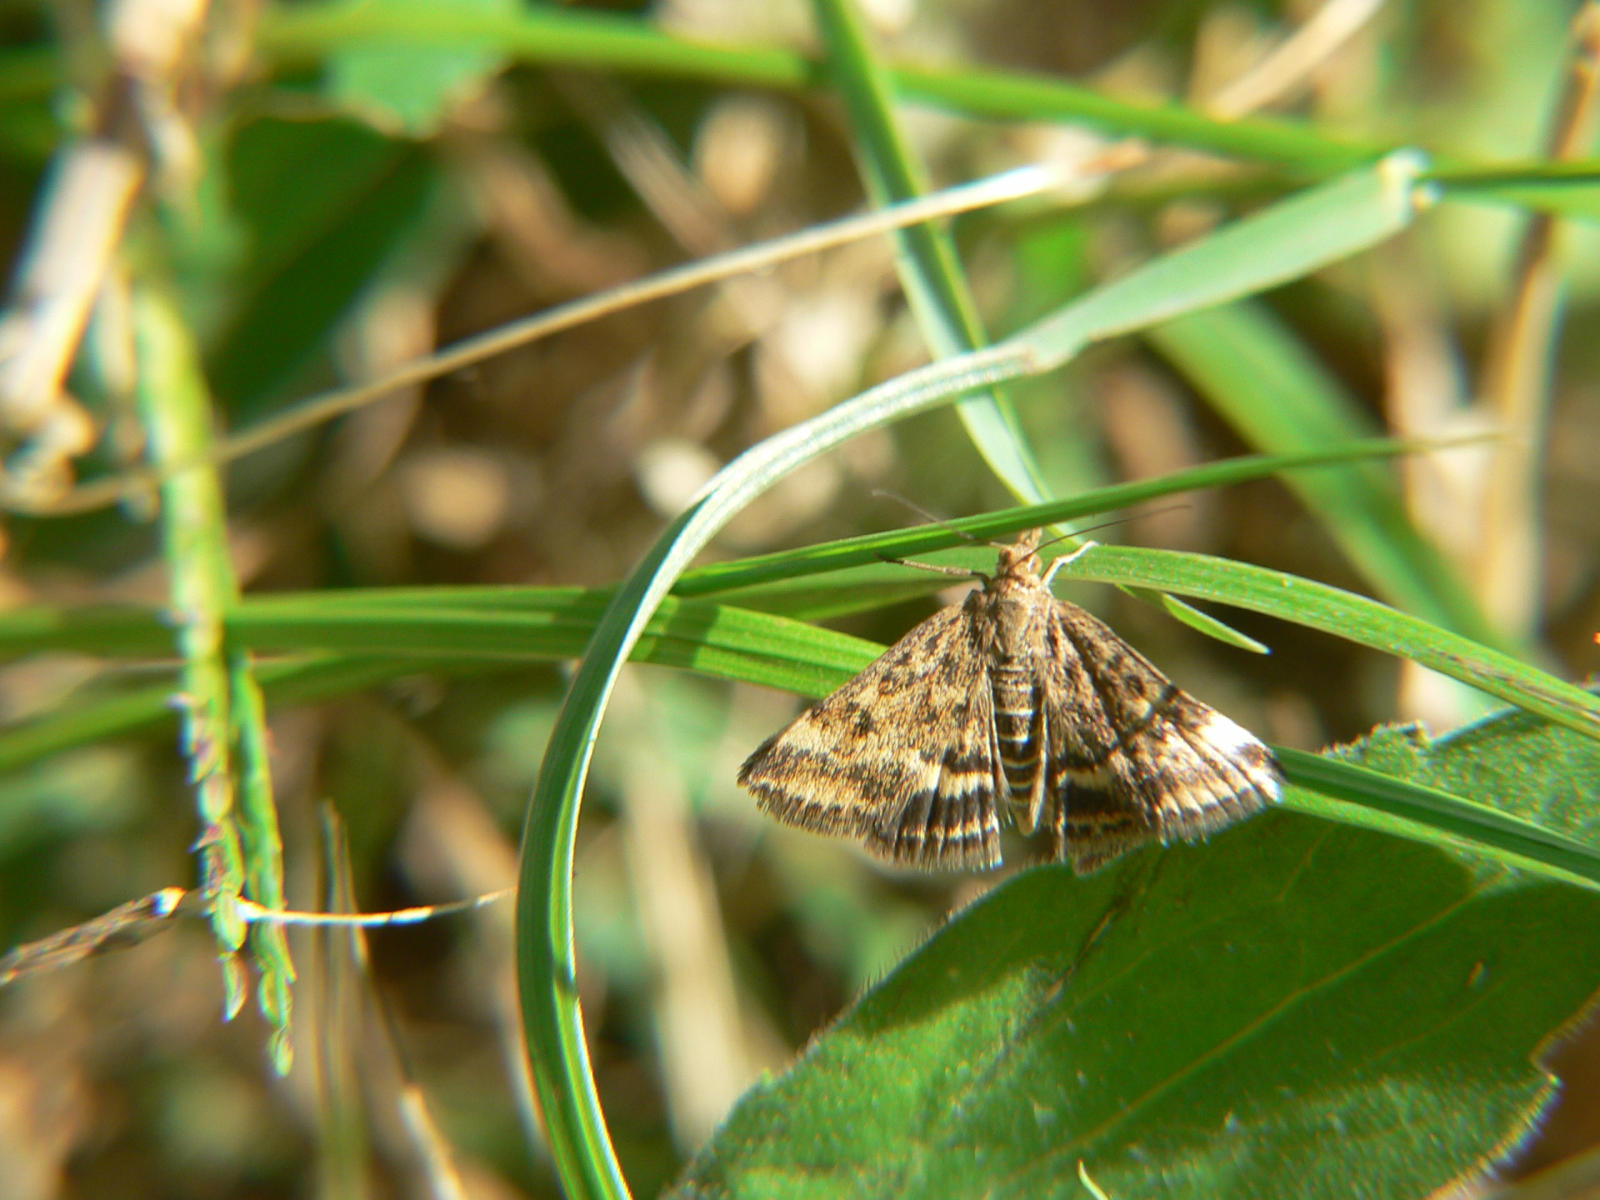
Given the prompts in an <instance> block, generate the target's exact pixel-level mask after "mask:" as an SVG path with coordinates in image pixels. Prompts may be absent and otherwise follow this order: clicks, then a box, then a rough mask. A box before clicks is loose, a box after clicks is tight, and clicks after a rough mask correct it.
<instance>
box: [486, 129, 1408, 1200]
mask: <svg viewBox="0 0 1600 1200" xmlns="http://www.w3.org/2000/svg"><path fill="white" fill-rule="evenodd" d="M1414 179H1415V165H1414V164H1413V163H1411V162H1409V161H1388V162H1385V163H1384V164H1380V165H1379V166H1378V167H1377V168H1376V169H1374V170H1372V171H1363V172H1357V173H1355V174H1354V175H1352V176H1350V177H1347V178H1344V179H1340V180H1336V181H1335V182H1333V183H1331V184H1328V185H1326V186H1324V187H1322V188H1317V189H1313V190H1312V191H1311V192H1309V193H1307V194H1305V195H1303V196H1299V197H1296V198H1294V199H1292V200H1290V201H1287V202H1285V203H1284V204H1283V205H1279V206H1274V207H1273V208H1271V209H1268V210H1266V211H1264V212H1262V213H1260V214H1257V215H1256V216H1254V217H1251V218H1250V219H1249V220H1247V221H1243V222H1239V223H1238V224H1236V225H1234V226H1230V227H1229V228H1227V229H1225V230H1223V231H1221V232H1219V233H1218V234H1216V235H1214V237H1213V238H1209V239H1207V242H1208V243H1209V242H1212V241H1215V242H1218V243H1221V244H1222V245H1224V246H1226V247H1227V249H1228V255H1227V256H1225V258H1226V261H1225V262H1223V263H1221V264H1218V263H1215V262H1214V261H1212V260H1214V259H1215V257H1216V255H1215V254H1214V253H1208V252H1206V251H1205V250H1204V248H1203V245H1202V246H1190V247H1186V248H1185V249H1184V250H1182V251H1179V252H1178V253H1177V254H1175V255H1172V256H1169V257H1167V258H1164V259H1159V260H1157V261H1156V262H1154V263H1151V264H1148V265H1147V266H1145V267H1143V268H1140V269H1139V270H1137V271H1134V272H1132V273H1130V274H1129V275H1127V276H1124V277H1123V278H1122V279H1121V280H1119V281H1118V282H1117V283H1114V284H1112V285H1110V286H1108V287H1106V288H1103V289H1100V290H1098V291H1096V292H1094V293H1091V295H1090V296H1088V297H1085V298H1084V300H1082V301H1080V302H1079V303H1077V304H1075V305H1072V306H1070V307H1069V308H1068V309H1066V310H1063V312H1062V313H1060V314H1058V315H1057V316H1056V317H1054V318H1048V319H1046V320H1045V321H1042V322H1039V323H1038V324H1036V325H1034V326H1032V327H1030V328H1029V329H1028V330H1026V331H1024V332H1023V333H1022V334H1021V335H1019V336H1018V337H1017V338H1014V339H1010V340H1008V342H1007V343H1006V344H1003V345H1002V346H997V347H995V348H994V349H993V350H988V351H977V352H974V353H972V354H966V355H960V356H957V357H955V358H951V359H947V360H944V361H941V362H937V363H933V364H931V365H930V366H928V367H925V368H923V369H921V370H919V371H913V372H910V373H909V374H907V375H906V376H903V377H901V378H899V379H897V380H894V381H892V382H891V383H888V384H884V385H880V386H879V387H876V388H873V389H870V390H869V391H867V392H865V393H863V394H862V395H861V396H859V397H857V398H856V399H854V400H852V401H849V402H847V403H845V404H842V405H840V406H838V407H837V408H834V409H832V410H830V411H828V412H826V413H823V414H821V415H820V416H818V417H815V418H813V419H812V420H810V421H806V422H803V423H801V424H799V425H796V426H793V427H791V428H789V429H787V430H784V431H783V432H782V433H779V434H777V435H775V436H773V437H771V438H768V439H767V440H765V441H763V442H761V443H759V444H757V445H755V446H752V447H751V448H750V449H749V450H747V451H745V453H743V454H742V455H740V456H739V457H738V458H736V459H734V460H733V461H732V462H731V463H729V464H728V465H727V466H726V467H724V468H723V469H722V470H721V471H720V472H718V474H717V475H716V476H715V477H714V478H713V479H712V480H711V481H710V483H708V485H707V486H706V488H705V489H704V490H703V492H702V493H701V495H700V497H699V498H698V499H697V500H696V501H694V502H693V503H692V504H691V505H690V507H689V508H688V510H687V511H686V512H684V513H683V515H681V516H680V517H679V518H678V519H677V520H675V521H673V522H672V524H671V525H670V526H669V527H668V528H667V529H666V530H665V531H664V532H663V534H662V536H661V537H660V538H659V539H658V541H657V542H656V544H655V546H653V547H652V548H651V550H650V551H649V552H648V553H647V554H646V555H645V557H644V560H643V562H641V563H640V565H639V567H638V568H637V569H636V570H635V571H634V573H633V574H632V575H631V576H630V577H629V578H628V580H627V581H626V582H625V583H624V584H623V586H622V587H621V588H620V589H619V590H618V591H617V593H616V595H615V597H614V598H613V600H612V603H611V604H610V606H609V607H608V608H607V610H606V612H605V615H604V616H603V617H602V618H601V620H600V624H599V626H598V628H597V629H596V631H595V635H594V638H593V640H592V641H591V643H590V646H589V649H588V652H587V653H586V654H585V656H584V661H583V665H582V666H581V667H580V668H579V670H578V673H577V675H576V677H575V678H574V679H573V683H572V687H571V689H570V691H569V692H568V694H567V698H566V701H565V702H564V703H563V705H562V707H561V711H560V713H559V714H558V716H557V719H556V724H555V728H554V730H553V731H552V733H551V737H550V742H549V745H548V748H547V752H546V754H545V758H544V762H543V764H542V766H541V769H540V772H539V778H538V781H537V782H536V784H535V786H534V791H533V795H532V796H531V797H530V799H529V806H528V820H527V824H526V826H525V830H524V836H523V843H522V859H521V868H520V874H519V887H518V895H517V965H518V975H519V983H520V986H521V995H522V1003H523V1025H524V1031H525V1033H526V1036H527V1042H528V1053H529V1061H530V1066H531V1069H532V1072H533V1078H534V1083H535V1086H536V1088H537V1090H538V1092H539V1096H540V1099H541V1101H542V1103H543V1106H544V1114H545V1119H546V1122H547V1127H548V1131H549V1133H550V1142H551V1148H552V1153H553V1154H554V1156H555V1160H556V1164H557V1167H558V1169H559V1170H560V1172H561V1176H562V1180H563V1182H564V1184H565V1185H566V1187H567V1189H568V1192H569V1194H571V1195H572V1196H573V1197H574V1198H575V1200H588V1198H589V1197H593V1196H607V1197H615V1196H623V1195H626V1194H627V1187H626V1184H625V1183H624V1181H623V1178H622V1172H621V1169H620V1167H619V1166H618V1165H617V1162H616V1156H615V1153H614V1151H613V1150H612V1147H611V1144H610V1141H609V1138H608V1136H607V1133H606V1127H605V1118H604V1116H603V1114H602V1112H601V1109H600V1102H599V1097H598V1096H597V1094H596V1092H595V1088H594V1080H593V1078H592V1076H591V1073H590V1069H589V1061H588V1048H587V1045H586V1041H585V1038H584V1032H583V1018H582V1013H581V1011H580V1009H579V1005H578V994H577V987H576V982H575V977H576V967H575V964H574V962H573V929H572V894H571V891H572V860H573V851H574V841H575V838H576V834H577V822H578V806H579V801H580V798H581V797H582V794H583V787H584V781H585V779H586V777H587V774H588V768H589V761H590V757H591V755H592V754H593V749H594V741H595V737H596V736H597V734H598V732H599V726H600V720H601V718H602V716H603V714H604V711H605V708H606V704H607V702H608V701H609V699H610V695H611V691H612V688H613V687H614V685H615V682H616V678H617V674H618V672H619V671H620V670H621V667H622V664H623V663H624V662H625V661H626V660H627V658H628V655H629V653H630V652H631V651H632V649H633V647H634V645H635V644H636V643H637V641H638V639H639V637H640V635H641V634H642V633H643V631H644V629H645V627H646V625H647V624H648V622H649V620H650V618H651V616H652V615H653V614H654V612H655V611H656V608H657V607H658V606H659V605H660V603H661V602H662V601H663V600H664V599H665V598H666V596H667V593H668V592H669V591H670V589H671V588H672V585H673V583H674V582H675V581H676V580H677V578H678V576H679V575H680V574H681V573H682V572H683V571H684V570H685V569H686V568H687V567H688V565H689V564H690V562H691V561H692V560H693V558H694V556H695V555H696V554H698V553H699V552H700V551H701V550H702V549H703V548H704V547H705V545H706V544H707V542H708V541H709V540H710V539H711V537H712V536H713V535H714V534H715V533H716V532H717V531H718V530H719V529H721V528H722V526H723V525H725V524H726V523H727V522H728V521H729V520H731V519H732V517H733V516H734V515H735V514H736V513H738V512H739V511H740V510H741V509H742V508H743V507H744V506H745V505H746V504H748V503H749V502H750V500H752V499H753V498H754V497H755V496H757V495H759V494H760V493H761V492H762V491H764V490H766V489H767V488H769V487H770V486H772V484H773V483H774V482H776V481H777V480H778V479H779V478H781V477H782V476H783V475H785V474H787V473H788V472H790V471H792V470H794V469H795V468H796V467H798V466H800V465H801V464H802V463H805V462H807V461H809V460H811V459H813V458H815V457H817V456H818V455H820V454H823V453H826V452H827V451H828V450H830V449H832V448H834V447H835V446H837V445H839V444H840V443H841V442H843V441H845V440H846V439H847V438H849V437H852V436H854V435H855V434H858V433H861V432H864V431H865V430H867V429H871V428H876V427H878V426H880V425H883V424H885V423H887V422H889V421H891V420H895V419H898V418H901V417H905V416H909V415H911V414H912V413H914V412H919V411H924V410H926V409H928V408H930V407H932V406H933V405H935V404H938V403H940V402H943V401H946V400H948V399H949V398H951V397H953V396H955V395H960V394H964V393H966V392H968V391H970V390H972V389H974V388H977V387H981V386H985V385H988V384H992V383H995V382H998V381H1000V380H1002V379H1007V378H1014V377H1016V376H1017V375H1018V374H1020V373H1024V372H1039V371H1045V370H1048V369H1050V368H1051V367H1053V366H1058V365H1060V364H1061V363H1062V362H1064V361H1065V360H1066V359H1067V358H1069V357H1070V356H1071V355H1072V354H1074V353H1076V352H1077V350H1078V349H1079V348H1081V346H1082V345H1084V344H1085V343H1086V342H1087V341H1088V340H1090V339H1093V338H1095V337H1104V336H1110V335H1112V334H1114V333H1118V332H1123V331H1126V330H1128V329H1132V328H1137V327H1138V326H1139V325H1141V324H1144V323H1148V322H1150V321H1154V320H1161V319H1167V318H1170V317H1172V316H1175V315H1177V314H1178V313H1180V312H1183V311H1186V309H1187V308H1188V307H1189V306H1199V305H1203V304H1214V303H1219V302H1221V301H1223V300H1226V299H1231V298H1234V297H1236V296H1237V295H1239V294H1241V293H1242V292H1246V291H1249V290H1252V289H1254V288H1259V287H1265V286H1270V285H1271V284H1272V283H1274V282H1278V281H1281V280H1282V279H1285V278H1287V277H1289V274H1292V273H1294V272H1296V271H1299V272H1303V271H1307V270H1312V269H1314V268H1315V267H1317V266H1319V265H1321V264H1322V263H1324V262H1326V261H1328V258H1326V257H1323V256H1324V255H1342V254H1349V253H1353V252H1354V251H1356V250H1358V249H1361V248H1363V247H1364V246H1366V245H1369V244H1371V242H1373V241H1375V240H1378V239H1380V238H1382V237H1385V236H1387V235H1388V234H1389V233H1392V232H1393V231H1394V230H1396V229H1398V228H1400V227H1402V226H1403V225H1404V224H1405V223H1406V221H1407V220H1409V219H1410V217H1411V215H1412V214H1413V212H1414V211H1415V204H1416V201H1417V196H1416V195H1415V194H1414V192H1413V189H1412V186H1411V185H1412V182H1413V181H1414ZM1253 231H1259V237H1257V236H1252V233H1253ZM1268 248H1270V250H1269V249H1268ZM1272 252H1280V253H1282V255H1283V258H1282V259H1277V258H1272V257H1263V255H1268V254H1270V253H1272ZM1241 260H1243V261H1241ZM1202 267H1209V268H1210V274H1209V275H1206V274H1205V272H1204V271H1203V270H1202V269H1201V268H1202ZM1219 267H1220V269H1219ZM1152 281H1159V282H1162V283H1164V284H1165V285H1166V289H1176V291H1171V290H1166V289H1163V288H1152V287H1151V286H1150V284H1151V282H1152Z"/></svg>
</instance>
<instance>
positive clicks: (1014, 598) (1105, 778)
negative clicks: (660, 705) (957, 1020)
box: [739, 531, 1282, 873]
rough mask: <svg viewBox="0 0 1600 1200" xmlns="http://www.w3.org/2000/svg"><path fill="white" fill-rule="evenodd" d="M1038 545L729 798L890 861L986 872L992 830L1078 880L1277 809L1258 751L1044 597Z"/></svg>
mask: <svg viewBox="0 0 1600 1200" xmlns="http://www.w3.org/2000/svg"><path fill="white" fill-rule="evenodd" d="M1038 544H1039V534H1038V532H1037V531H1035V532H1033V533H1031V534H1026V535H1024V536H1023V537H1021V538H1019V539H1018V541H1017V542H1016V543H1014V544H1013V545H1011V546H1006V547H1003V548H1002V549H1001V551H1000V556H999V561H998V564H997V566H996V569H995V573H994V575H993V576H992V577H988V576H980V578H981V579H982V586H981V587H979V588H977V589H975V590H974V591H973V592H972V593H971V594H970V595H968V597H967V599H966V600H965V601H964V602H963V603H962V604H960V605H955V606H952V607H950V608H947V609H944V610H943V611H942V612H939V613H937V614H935V615H934V616H932V617H930V618H928V619H927V620H926V621H924V622H922V624H920V625H918V626H917V627H916V628H914V629H913V630H911V632H910V633H908V634H906V636H905V637H903V638H901V639H900V641H898V642H896V643H895V644H894V645H893V646H891V647H890V648H889V649H888V650H887V651H885V652H884V654H883V655H882V656H881V657H880V658H879V659H878V660H877V661H876V662H874V663H873V664H872V665H871V666H869V667H867V669H866V670H864V671H863V672H861V674H859V675H857V676H856V677H855V678H854V679H852V680H851V681H850V682H849V683H847V684H845V685H844V686H843V687H841V688H839V689H838V690H837V691H835V692H834V693H832V694H831V695H829V696H827V697H826V698H824V699H823V700H821V701H819V702H818V703H816V704H815V705H813V706H812V707H811V708H810V709H808V710H807V711H806V712H804V713H802V714H801V715H800V716H799V717H798V718H796V719H795V720H794V721H793V722H792V723H791V724H790V725H788V726H787V727H786V728H784V729H783V730H781V731H779V732H778V733H777V734H774V735H773V736H772V737H770V738H768V739H767V741H765V742H764V743H762V745H761V746H760V748H758V749H757V750H756V752H755V753H754V754H752V755H751V756H750V757H749V759H748V760H746V762H745V764H744V766H743V767H742V768H741V769H740V771H739V782H740V783H741V784H742V785H743V786H745V787H746V788H748V789H749V790H750V791H751V792H753V793H754V794H755V795H756V797H757V799H758V801H759V802H760V805H761V807H762V808H763V809H764V810H765V811H767V812H769V813H771V814H772V815H773V816H775V817H777V818H778V819H779V820H781V821H784V822H787V823H788V824H792V825H797V826H800V827H801V828H804V829H809V830H813V831H815V832H819V833H847V834H853V835H854V836H857V837H859V838H861V839H862V841H863V842H864V843H865V845H866V847H867V849H869V850H870V851H872V852H873V853H875V854H877V855H879V856H881V857H884V858H887V859H889V860H891V861H893V862H898V863H902V864H907V865H913V866H921V867H992V866H997V865H998V864H999V863H1000V814H1001V812H1002V810H1003V811H1004V813H1005V815H1006V817H1007V819H1009V820H1010V821H1011V822H1012V824H1014V825H1016V826H1017V828H1018V829H1019V830H1020V831H1021V832H1023V833H1024V834H1032V833H1033V832H1035V831H1036V830H1037V829H1039V828H1040V827H1041V825H1043V826H1045V827H1047V828H1049V829H1050V832H1051V838H1052V843H1053V848H1054V852H1055V854H1056V856H1057V857H1058V858H1061V859H1063V860H1066V861H1070V862H1071V863H1072V864H1073V866H1074V868H1075V869H1077V870H1078V871H1079V872H1081V873H1087V872H1089V871H1093V870H1096V869H1098V868H1099V867H1101V866H1103V865H1105V864H1106V863H1107V862H1109V861H1111V860H1112V859H1113V858H1116V857H1117V856H1118V855H1121V854H1123V853H1125V852H1127V851H1129V850H1132V849H1134V848H1136V847H1138V846H1140V845H1142V844H1144V843H1146V842H1149V841H1152V840H1158V841H1162V842H1166V841H1168V840H1171V839H1172V838H1174V837H1176V838H1182V839H1184V840H1187V841H1195V840H1199V839H1201V838H1204V837H1206V836H1208V835H1210V834H1212V833H1215V832H1217V831H1218V830H1220V829H1223V828H1225V827H1226V826H1228V825H1230V824H1233V823H1234V822H1236V821H1239V820H1242V819H1243V818H1244V817H1247V816H1249V815H1250V814H1252V813H1254V812H1256V811H1258V810H1260V809H1261V808H1263V807H1264V806H1265V805H1267V804H1269V803H1272V802H1273V801H1275V800H1276V799H1277V798H1278V796H1279V794H1280V792H1281V790H1282V775H1281V773H1280V771H1279V768H1278V765H1277V763H1276V761H1275V760H1274V759H1273V757H1272V753H1271V751H1269V750H1268V749H1267V748H1266V746H1264V745H1262V743H1261V742H1259V741H1258V740H1256V738H1255V737H1253V736H1252V735H1251V734H1249V733H1247V732H1246V731H1245V730H1244V729H1242V728H1240V727H1239V726H1238V725H1236V724H1234V722H1232V721H1230V720H1229V719H1228V718H1227V717H1224V716H1222V715H1221V714H1220V713H1218V712H1216V711H1215V710H1214V709H1211V708H1208V707H1207V706H1206V705H1204V704H1201V703H1200V702H1199V701H1198V700H1195V699H1193V698H1192V697H1190V696H1188V695H1187V694H1186V693H1184V692H1183V691H1181V690H1180V689H1179V688H1177V687H1176V686H1175V685H1174V684H1172V682H1171V681H1170V680H1168V679H1167V678H1166V676H1164V675H1163V674H1161V672H1160V671H1158V670H1157V669H1156V668H1155V667H1154V666H1153V665H1151V663H1150V662H1149V661H1148V660H1147V659H1145V658H1144V656H1143V655H1141V654H1139V652H1138V651H1136V650H1134V649H1133V648H1132V647H1131V646H1129V645H1128V644H1127V643H1126V642H1124V641H1123V640H1122V639H1121V638H1120V637H1118V636H1117V635H1116V634H1115V633H1113V632H1112V631H1111V630H1110V629H1109V628H1108V627H1107V626H1105V625H1104V624H1102V623H1101V622H1100V621H1098V620H1097V619H1096V618H1094V617H1092V616H1090V615H1089V614H1088V613H1087V612H1085V611H1083V610H1082V609H1081V608H1078V607H1077V606H1076V605H1073V604H1070V603H1068V602H1066V601H1064V600H1058V599H1057V598H1056V597H1055V596H1054V595H1053V594H1052V593H1051V592H1050V590H1049V586H1048V585H1049V581H1050V580H1051V579H1052V578H1053V577H1054V576H1055V574H1056V572H1057V571H1058V570H1059V569H1060V568H1061V567H1062V566H1064V565H1065V564H1066V563H1067V562H1069V561H1071V560H1072V559H1073V558H1076V557H1077V556H1078V555H1080V554H1082V553H1084V552H1085V551H1087V550H1088V549H1089V548H1090V546H1092V545H1093V543H1087V544H1086V545H1084V546H1083V547H1081V548H1080V549H1078V550H1077V551H1075V552H1074V553H1073V554H1071V555H1067V556H1064V557H1062V558H1058V559H1056V561H1055V562H1054V563H1052V564H1051V566H1050V568H1049V570H1048V571H1047V572H1045V574H1044V575H1043V576H1041V575H1040V573H1039V559H1038V555H1037V549H1038Z"/></svg>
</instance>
